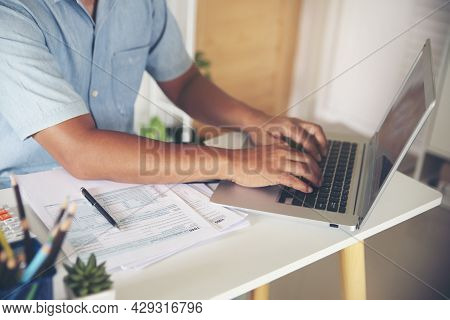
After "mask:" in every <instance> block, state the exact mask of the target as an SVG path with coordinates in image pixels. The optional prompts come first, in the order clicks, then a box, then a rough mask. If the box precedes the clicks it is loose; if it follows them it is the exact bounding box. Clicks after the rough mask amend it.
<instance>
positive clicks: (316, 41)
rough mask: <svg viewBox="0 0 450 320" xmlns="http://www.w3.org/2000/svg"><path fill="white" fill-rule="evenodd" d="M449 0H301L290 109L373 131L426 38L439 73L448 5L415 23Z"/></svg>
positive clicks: (447, 29)
mask: <svg viewBox="0 0 450 320" xmlns="http://www.w3.org/2000/svg"><path fill="white" fill-rule="evenodd" d="M446 2H447V1H444V0H396V1H392V0H377V1H375V0H334V1H326V0H304V2H303V8H302V17H301V19H302V20H301V23H300V32H299V47H298V51H297V52H298V54H297V61H296V67H295V68H296V69H295V70H294V79H293V90H292V97H291V105H294V107H293V108H292V110H291V111H290V114H291V115H294V116H303V117H305V116H306V117H309V118H315V119H319V122H320V119H322V120H325V121H328V122H329V121H331V122H341V123H344V124H346V125H347V126H349V127H351V128H352V129H355V130H357V131H359V132H361V133H364V134H367V135H369V134H371V133H373V131H374V130H375V129H376V128H377V126H378V123H379V122H380V120H381V118H382V117H383V115H384V114H385V112H386V109H387V108H388V107H389V104H390V102H391V100H392V99H393V97H394V95H395V93H396V91H397V90H398V88H399V86H400V84H401V82H402V80H403V78H404V76H405V75H406V73H407V71H408V69H409V67H410V65H411V64H412V61H413V60H414V57H415V55H416V54H417V53H418V52H419V51H420V49H421V47H422V45H423V43H424V42H425V40H426V38H431V42H432V48H433V59H434V70H435V74H436V75H437V76H439V74H438V73H439V71H440V70H441V68H442V55H443V51H444V50H443V48H444V47H445V45H446V40H447V39H448V35H449V33H450V5H447V6H446V7H444V8H443V9H441V10H439V11H438V12H436V13H435V14H433V15H432V16H430V17H428V18H426V19H425V20H423V21H421V22H420V23H417V22H418V21H420V20H421V19H422V18H423V17H425V16H427V15H428V14H430V13H431V12H432V11H433V10H434V9H435V8H438V7H440V6H442V5H444V4H445V3H446ZM447 3H448V2H447ZM416 23H417V25H415V26H414V27H412V26H413V25H414V24H416ZM390 41H392V42H390ZM322 86H323V88H322V89H320V90H319V91H317V92H316V93H314V94H312V95H311V96H310V97H309V98H306V99H305V97H308V94H309V93H311V92H314V90H316V89H317V88H321V87H322ZM299 100H302V102H300V103H297V102H298V101H299Z"/></svg>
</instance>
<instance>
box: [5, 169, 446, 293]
mask: <svg viewBox="0 0 450 320" xmlns="http://www.w3.org/2000/svg"><path fill="white" fill-rule="evenodd" d="M441 199H442V197H441V194H440V193H439V192H437V191H435V190H433V189H431V188H429V187H427V186H425V185H423V184H421V183H418V182H416V181H415V180H413V179H411V178H409V177H407V176H404V175H402V174H400V173H397V174H396V175H395V176H394V178H393V180H392V182H391V183H390V185H389V186H388V188H387V190H386V192H385V193H384V194H383V197H382V199H381V200H380V202H379V204H378V206H377V208H376V209H375V212H374V213H373V214H372V216H371V217H370V218H369V220H368V221H367V222H366V223H365V225H364V227H363V228H362V229H361V230H359V231H358V232H356V233H354V234H348V233H346V232H344V231H342V230H338V229H332V228H326V227H317V226H312V225H308V224H304V223H297V222H292V221H287V220H285V219H278V218H272V217H267V216H263V215H258V214H250V217H249V220H250V222H251V227H249V228H246V229H243V230H241V231H237V232H234V233H231V234H228V235H225V236H223V238H221V239H218V240H215V241H213V242H209V243H206V244H203V245H200V246H197V247H195V248H192V249H189V250H186V251H184V252H181V253H178V254H176V255H174V256H172V257H169V258H167V259H166V260H164V261H161V262H158V263H156V264H154V265H152V266H150V267H148V268H146V269H144V270H141V271H136V272H131V273H121V274H117V275H115V276H114V281H115V287H116V294H117V298H119V299H231V298H235V297H237V296H239V295H241V294H243V293H246V292H248V291H250V290H252V289H255V288H257V287H260V286H262V285H264V284H266V283H269V282H271V281H273V280H275V279H278V278H280V277H282V276H284V275H286V274H288V273H290V272H293V271H295V270H298V269H300V268H302V267H304V266H306V265H308V264H311V263H313V262H315V261H317V260H319V259H322V258H324V257H326V256H328V255H331V254H333V253H335V252H338V251H339V250H341V249H343V248H346V247H348V246H351V245H353V244H355V243H357V242H358V240H363V239H366V238H368V237H370V236H373V235H375V234H377V233H379V232H381V231H383V230H386V229H388V228H390V227H392V226H395V225H397V224H399V223H401V222H403V221H406V220H408V219H410V218H412V217H414V216H417V215H418V214H421V213H423V212H425V211H427V210H429V209H431V208H433V207H435V206H438V205H439V204H440V202H441ZM4 203H6V204H10V205H14V199H13V193H12V191H11V190H10V189H6V190H0V204H4ZM30 220H31V221H30V222H31V225H32V229H33V231H34V232H35V233H36V234H38V235H44V234H45V229H44V227H43V225H42V224H41V223H40V222H39V221H37V218H36V217H30ZM366 250H370V248H366ZM61 278H62V273H59V274H58V276H57V278H56V279H55V297H56V298H62V297H64V295H63V291H62V280H61Z"/></svg>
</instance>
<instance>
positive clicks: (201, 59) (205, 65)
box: [195, 51, 211, 79]
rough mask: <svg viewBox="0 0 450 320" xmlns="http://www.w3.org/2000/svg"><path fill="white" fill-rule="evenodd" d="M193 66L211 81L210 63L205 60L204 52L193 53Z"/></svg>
mask: <svg viewBox="0 0 450 320" xmlns="http://www.w3.org/2000/svg"><path fill="white" fill-rule="evenodd" d="M195 64H196V65H197V67H198V69H199V70H200V71H201V73H202V74H203V75H204V76H205V77H206V78H208V79H211V61H210V60H208V59H207V58H206V56H205V53H204V52H202V51H197V52H195Z"/></svg>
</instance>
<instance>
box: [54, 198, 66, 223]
mask: <svg viewBox="0 0 450 320" xmlns="http://www.w3.org/2000/svg"><path fill="white" fill-rule="evenodd" d="M67 203H68V198H67V197H66V199H65V200H64V203H63V205H62V206H61V209H60V211H59V214H58V217H57V218H56V220H55V223H54V225H53V227H55V226H56V225H57V224H58V223H60V222H61V219H62V217H63V216H64V213H65V212H66V209H67Z"/></svg>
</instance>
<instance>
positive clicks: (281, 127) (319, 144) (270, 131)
mask: <svg viewBox="0 0 450 320" xmlns="http://www.w3.org/2000/svg"><path fill="white" fill-rule="evenodd" d="M265 119H266V120H263V121H262V123H263V124H262V125H260V127H259V128H258V130H255V129H252V128H251V129H249V130H248V131H247V132H248V133H249V134H250V137H251V139H252V141H253V142H254V143H255V144H258V145H267V144H273V143H282V141H283V138H289V139H291V140H293V141H294V142H295V143H297V144H299V145H301V146H302V147H303V149H304V150H305V151H306V152H308V153H309V154H310V155H311V156H313V157H314V159H316V160H317V161H320V160H321V157H323V156H326V154H327V139H326V137H325V134H324V132H323V130H322V128H321V127H320V126H319V125H317V124H315V123H311V122H307V121H303V120H300V119H296V118H288V117H275V118H273V119H270V117H269V116H265ZM259 129H260V130H259Z"/></svg>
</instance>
